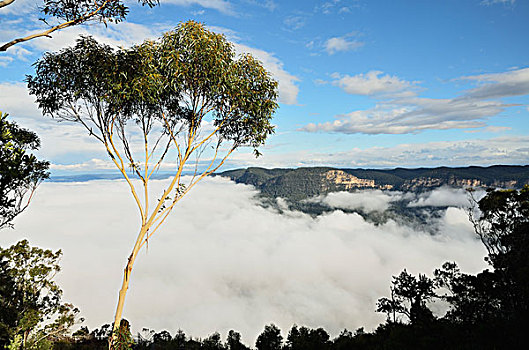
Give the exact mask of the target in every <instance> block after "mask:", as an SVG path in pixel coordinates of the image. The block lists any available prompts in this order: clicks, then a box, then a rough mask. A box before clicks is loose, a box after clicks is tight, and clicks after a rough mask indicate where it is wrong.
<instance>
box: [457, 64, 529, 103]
mask: <svg viewBox="0 0 529 350" xmlns="http://www.w3.org/2000/svg"><path fill="white" fill-rule="evenodd" d="M460 79H461V80H471V81H476V82H478V83H481V85H480V86H478V87H477V88H475V89H471V90H469V91H467V92H466V94H465V95H464V98H477V99H491V98H503V97H509V96H521V95H527V94H529V68H523V69H517V70H512V71H508V72H502V73H493V74H481V75H474V76H466V77H462V78H460Z"/></svg>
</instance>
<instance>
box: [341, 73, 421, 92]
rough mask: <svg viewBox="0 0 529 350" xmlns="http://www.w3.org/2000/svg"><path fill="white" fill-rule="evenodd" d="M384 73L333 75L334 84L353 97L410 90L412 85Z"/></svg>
mask: <svg viewBox="0 0 529 350" xmlns="http://www.w3.org/2000/svg"><path fill="white" fill-rule="evenodd" d="M382 74H384V72H381V71H376V70H372V71H369V72H368V73H366V74H357V75H353V76H350V75H347V74H346V75H340V74H338V73H333V74H332V78H334V80H333V82H332V84H333V85H335V86H338V87H340V88H342V89H343V90H344V91H345V92H347V93H349V94H353V95H368V96H369V95H376V94H388V93H397V92H402V91H404V90H407V89H409V88H410V87H411V86H412V83H410V82H408V81H406V80H402V79H400V78H399V77H397V76H394V75H393V76H391V75H389V74H386V75H382Z"/></svg>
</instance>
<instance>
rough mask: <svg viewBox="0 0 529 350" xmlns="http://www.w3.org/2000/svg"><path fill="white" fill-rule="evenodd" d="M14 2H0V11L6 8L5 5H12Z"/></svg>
mask: <svg viewBox="0 0 529 350" xmlns="http://www.w3.org/2000/svg"><path fill="white" fill-rule="evenodd" d="M14 1H15V0H4V1H0V9H1V8H2V7H5V6H7V5H10V4H12V3H13V2H14Z"/></svg>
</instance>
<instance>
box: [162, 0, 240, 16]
mask: <svg viewBox="0 0 529 350" xmlns="http://www.w3.org/2000/svg"><path fill="white" fill-rule="evenodd" d="M165 3H169V4H173V5H178V6H193V5H198V6H201V7H204V8H207V9H212V10H217V11H219V12H221V13H224V14H226V15H235V14H236V13H235V11H234V9H233V5H232V4H231V3H230V2H229V1H225V0H166V1H162V2H161V4H162V5H163V4H165Z"/></svg>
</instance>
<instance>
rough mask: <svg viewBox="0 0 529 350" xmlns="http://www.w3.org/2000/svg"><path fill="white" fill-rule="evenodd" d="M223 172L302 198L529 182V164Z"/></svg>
mask: <svg viewBox="0 0 529 350" xmlns="http://www.w3.org/2000/svg"><path fill="white" fill-rule="evenodd" d="M219 175H220V176H225V177H229V178H230V179H232V180H233V181H235V182H237V183H244V184H249V185H253V186H255V187H256V188H258V189H259V190H260V191H261V192H262V193H263V195H265V196H270V197H282V198H288V199H290V200H300V199H304V198H309V197H313V196H316V195H320V194H325V193H329V192H335V191H350V190H356V189H369V188H371V189H391V190H400V191H410V190H411V191H423V190H427V189H433V188H437V187H440V186H454V187H482V188H488V187H494V188H522V187H523V186H524V185H526V184H529V165H525V166H509V165H494V166H490V167H478V166H471V167H463V168H448V167H439V168H417V169H404V168H396V169H391V170H378V169H336V168H329V167H314V168H296V169H264V168H247V169H237V170H230V171H225V172H222V173H220V174H219Z"/></svg>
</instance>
